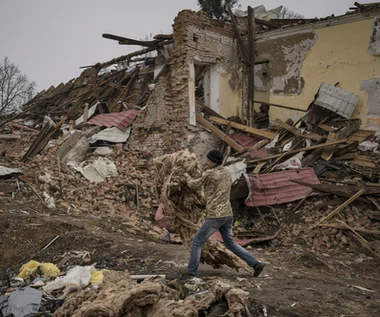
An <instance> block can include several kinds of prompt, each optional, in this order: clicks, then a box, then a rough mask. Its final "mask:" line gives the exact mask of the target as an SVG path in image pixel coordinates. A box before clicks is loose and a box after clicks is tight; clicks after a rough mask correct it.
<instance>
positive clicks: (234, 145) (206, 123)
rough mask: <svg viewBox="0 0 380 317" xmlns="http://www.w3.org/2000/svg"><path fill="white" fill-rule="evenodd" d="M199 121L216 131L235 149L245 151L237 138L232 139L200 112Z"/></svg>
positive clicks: (218, 135) (219, 136) (213, 131)
mask: <svg viewBox="0 0 380 317" xmlns="http://www.w3.org/2000/svg"><path fill="white" fill-rule="evenodd" d="M197 121H198V122H199V123H200V124H201V125H202V126H204V127H205V128H206V129H208V130H210V131H211V132H212V133H214V134H215V135H216V136H217V137H218V138H220V139H221V140H223V141H224V142H226V143H227V144H228V145H229V146H230V147H231V148H233V149H234V150H235V151H237V152H243V151H244V150H245V149H244V147H243V146H241V145H240V144H239V143H237V142H236V141H235V140H233V139H231V138H230V137H229V136H228V135H227V134H225V133H224V132H223V131H220V130H219V129H218V128H217V127H216V126H214V125H213V124H212V123H211V122H209V121H207V120H206V119H205V118H203V117H202V116H201V115H199V114H198V115H197Z"/></svg>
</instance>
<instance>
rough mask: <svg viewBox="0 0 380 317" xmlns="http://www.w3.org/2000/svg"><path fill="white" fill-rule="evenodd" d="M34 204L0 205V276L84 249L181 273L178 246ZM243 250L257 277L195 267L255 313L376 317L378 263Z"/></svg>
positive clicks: (115, 261) (101, 259)
mask: <svg viewBox="0 0 380 317" xmlns="http://www.w3.org/2000/svg"><path fill="white" fill-rule="evenodd" d="M0 201H1V200H0ZM37 207H38V206H37V205H33V204H29V205H28V204H27V205H19V206H18V205H14V204H13V205H5V204H3V206H2V208H1V210H2V212H0V224H1V225H0V269H1V274H0V276H1V280H2V281H4V271H5V269H8V268H9V269H10V272H11V275H16V274H17V271H18V270H19V268H20V266H21V265H22V264H23V263H26V262H27V261H29V260H31V259H35V260H37V261H43V262H53V263H59V262H61V261H62V259H64V258H65V257H66V256H67V254H68V253H67V252H72V251H88V252H89V253H90V255H91V259H90V260H87V261H88V262H87V263H89V262H90V263H95V262H96V263H97V264H98V265H99V267H107V268H111V269H115V270H125V269H127V270H129V271H130V273H131V274H166V276H167V277H168V278H169V279H174V278H176V277H178V276H179V275H180V274H181V273H184V272H185V271H186V264H187V259H188V256H189V254H188V252H187V251H186V250H185V249H184V247H183V246H182V245H174V244H165V243H163V242H161V241H153V240H150V239H149V238H148V237H147V236H144V235H135V234H131V233H130V232H131V228H130V227H128V225H127V222H126V221H123V220H122V219H110V218H105V219H100V218H96V217H92V216H90V215H88V216H82V217H74V216H70V215H61V214H50V213H48V212H47V211H46V210H43V209H41V208H40V207H38V208H37ZM57 236H59V238H58V239H57V240H56V241H55V242H54V243H53V244H51V245H50V246H49V247H48V248H46V249H45V250H44V251H41V250H42V249H43V248H44V247H45V246H46V245H47V244H48V243H49V242H50V241H52V240H53V239H54V238H55V237H57ZM249 250H250V251H251V252H253V254H254V255H255V256H256V257H257V258H259V259H260V260H262V261H264V262H265V263H267V266H266V269H265V271H264V272H263V274H262V275H261V276H260V277H259V278H253V277H252V276H250V275H247V273H244V272H235V271H233V270H230V269H228V268H225V269H220V270H214V269H213V268H211V267H209V266H207V265H202V266H201V268H200V277H201V278H204V279H213V278H218V279H222V280H224V281H226V282H228V283H230V284H233V285H235V286H238V287H240V288H243V289H245V290H247V291H249V292H250V294H251V310H252V312H254V315H255V316H264V310H265V309H266V311H267V316H281V317H282V316H289V317H290V316H305V317H306V316H327V317H333V316H337V317H338V316H339V317H343V316H361V317H365V316H371V317H374V316H380V269H379V264H380V263H379V262H378V261H376V260H374V259H372V258H369V257H367V256H365V255H359V256H358V255H356V254H349V253H344V254H343V253H342V254H337V253H330V254H327V253H323V254H316V253H308V252H304V251H302V248H301V247H300V246H297V245H294V246H293V247H292V248H287V249H284V248H280V249H278V247H276V248H275V247H273V246H271V244H266V245H260V246H256V247H255V248H250V247H249ZM71 254H72V253H71ZM68 258H70V257H68ZM70 261H74V262H75V263H74V262H72V263H68V264H79V265H80V264H85V263H83V261H84V260H83V258H80V257H79V258H76V259H74V260H73V258H72V257H71V258H70ZM66 265H67V264H66Z"/></svg>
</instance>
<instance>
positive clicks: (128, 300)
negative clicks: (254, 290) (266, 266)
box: [0, 261, 251, 317]
mask: <svg viewBox="0 0 380 317" xmlns="http://www.w3.org/2000/svg"><path fill="white" fill-rule="evenodd" d="M95 267H96V265H94V266H74V267H72V268H71V269H68V270H67V271H66V272H60V270H59V269H58V268H57V267H56V266H55V265H54V264H52V263H38V262H36V261H30V262H29V263H26V264H25V265H23V267H22V268H21V270H20V274H19V275H18V276H17V278H12V279H9V283H10V285H11V286H13V287H10V288H8V290H7V292H5V293H4V296H0V316H10V315H12V316H31V315H32V314H33V316H34V314H39V315H40V314H41V315H44V316H57V317H66V316H67V317H68V316H70V317H72V316H78V317H84V316H104V317H107V316H109V317H111V316H112V317H116V316H131V317H132V316H133V317H135V316H151V317H154V316H157V317H158V316H160V317H161V316H167V317H170V316H173V317H174V316H198V315H202V314H207V313H208V312H209V311H210V310H211V309H213V308H216V307H217V306H218V305H224V306H227V307H228V308H227V311H226V314H225V316H241V315H242V314H245V313H246V315H247V316H251V314H250V312H249V310H248V302H249V293H247V292H246V291H243V290H242V289H238V288H234V287H233V286H231V285H228V284H226V283H222V282H220V281H217V280H214V281H204V280H202V279H199V278H193V279H191V280H187V281H179V280H172V281H170V280H167V279H166V278H165V276H158V275H157V276H155V275H151V276H147V275H130V274H129V272H128V271H111V270H97V269H96V268H95ZM58 274H59V276H58ZM16 287H17V288H16ZM29 314H31V315H29Z"/></svg>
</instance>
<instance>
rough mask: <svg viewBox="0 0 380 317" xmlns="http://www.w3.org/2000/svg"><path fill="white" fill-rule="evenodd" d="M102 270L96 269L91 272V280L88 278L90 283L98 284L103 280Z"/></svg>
mask: <svg viewBox="0 0 380 317" xmlns="http://www.w3.org/2000/svg"><path fill="white" fill-rule="evenodd" d="M103 278H104V276H103V271H96V272H94V273H92V274H91V280H90V283H91V284H92V285H97V284H100V283H102V282H103Z"/></svg>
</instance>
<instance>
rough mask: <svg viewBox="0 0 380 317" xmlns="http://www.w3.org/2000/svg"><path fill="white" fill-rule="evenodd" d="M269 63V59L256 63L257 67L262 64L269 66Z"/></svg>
mask: <svg viewBox="0 0 380 317" xmlns="http://www.w3.org/2000/svg"><path fill="white" fill-rule="evenodd" d="M269 63H270V60H269V59H266V60H262V61H255V65H262V64H269Z"/></svg>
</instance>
